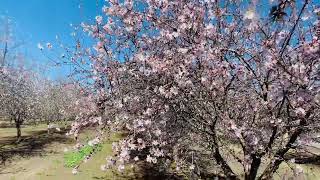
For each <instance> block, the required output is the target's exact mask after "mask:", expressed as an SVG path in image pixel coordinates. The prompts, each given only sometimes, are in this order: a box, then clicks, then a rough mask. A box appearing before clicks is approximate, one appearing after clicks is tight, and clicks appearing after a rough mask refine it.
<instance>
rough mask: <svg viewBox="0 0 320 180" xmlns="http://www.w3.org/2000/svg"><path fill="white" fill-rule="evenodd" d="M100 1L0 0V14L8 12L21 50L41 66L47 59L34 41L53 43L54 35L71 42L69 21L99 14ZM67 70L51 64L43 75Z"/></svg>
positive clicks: (72, 22) (59, 74) (75, 21)
mask: <svg viewBox="0 0 320 180" xmlns="http://www.w3.org/2000/svg"><path fill="white" fill-rule="evenodd" d="M103 3H104V1H103V0H20V1H15V0H0V16H8V17H9V18H11V19H12V20H13V23H14V31H16V34H17V35H18V37H19V38H22V39H23V41H24V45H23V53H24V54H25V55H26V57H27V58H28V59H31V60H32V61H34V62H35V63H38V64H42V67H44V65H47V64H48V63H47V62H48V59H47V58H46V57H45V56H44V55H43V53H42V52H41V51H40V50H39V49H38V48H37V44H38V43H39V42H40V43H43V44H45V43H47V42H53V43H54V42H55V41H56V40H55V37H56V35H58V36H59V38H60V39H61V40H62V41H63V42H65V43H71V41H72V37H71V36H70V33H71V32H72V27H70V24H79V23H80V22H82V21H90V20H93V19H94V18H95V16H96V15H98V14H101V7H102V5H103ZM80 7H81V8H80ZM45 69H49V68H45ZM68 71H69V70H68V68H66V67H64V68H53V69H51V70H46V71H45V75H46V76H48V77H49V78H51V79H59V78H60V77H63V76H65V75H66V74H68V73H69V72H68Z"/></svg>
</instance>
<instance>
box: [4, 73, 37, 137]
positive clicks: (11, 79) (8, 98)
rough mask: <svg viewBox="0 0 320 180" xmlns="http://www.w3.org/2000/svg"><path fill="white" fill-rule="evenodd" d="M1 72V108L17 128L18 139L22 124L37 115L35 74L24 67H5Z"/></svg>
mask: <svg viewBox="0 0 320 180" xmlns="http://www.w3.org/2000/svg"><path fill="white" fill-rule="evenodd" d="M1 70H2V72H1V73H0V91H1V96H0V103H1V110H2V111H3V113H4V114H5V116H6V117H8V118H9V119H10V120H11V121H13V122H14V123H15V127H16V129H17V139H18V141H19V140H20V138H21V126H22V124H23V123H24V122H25V121H27V120H32V119H33V118H34V117H35V111H34V109H35V107H36V101H35V97H36V94H35V92H36V91H35V86H34V82H33V81H32V78H33V75H32V74H31V73H30V72H28V71H26V70H24V69H13V68H5V67H3V68H2V69H1Z"/></svg>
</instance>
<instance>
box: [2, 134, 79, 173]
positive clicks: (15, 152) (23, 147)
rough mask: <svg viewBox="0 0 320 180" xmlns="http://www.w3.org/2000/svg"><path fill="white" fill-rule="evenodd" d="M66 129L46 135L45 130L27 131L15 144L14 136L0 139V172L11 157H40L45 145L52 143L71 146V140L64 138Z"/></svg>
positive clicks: (43, 152)
mask: <svg viewBox="0 0 320 180" xmlns="http://www.w3.org/2000/svg"><path fill="white" fill-rule="evenodd" d="M67 131H68V130H67V129H61V131H60V132H54V133H51V134H48V133H47V130H35V131H29V132H28V135H25V136H22V137H21V141H20V142H19V143H16V141H17V139H16V137H15V136H10V137H3V138H0V171H1V166H4V165H5V164H6V163H7V162H10V161H11V160H12V158H13V157H15V156H20V157H31V156H42V155H44V154H45V153H48V152H46V151H44V147H45V145H49V144H51V143H54V142H58V143H64V144H71V143H73V142H74V141H73V139H71V138H68V137H66V135H65V134H66V132H67Z"/></svg>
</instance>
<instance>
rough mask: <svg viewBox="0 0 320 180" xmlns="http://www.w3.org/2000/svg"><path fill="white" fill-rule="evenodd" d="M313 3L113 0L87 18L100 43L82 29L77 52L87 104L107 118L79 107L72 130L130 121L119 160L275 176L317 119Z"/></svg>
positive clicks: (198, 172)
mask: <svg viewBox="0 0 320 180" xmlns="http://www.w3.org/2000/svg"><path fill="white" fill-rule="evenodd" d="M317 6H319V4H317V3H316V1H311V0H302V1H294V0H278V1H274V2H273V1H270V3H266V2H260V1H255V0H254V1H242V0H226V1H222V0H197V1H194V0H188V1H187V0H181V1H168V0H162V1H157V0H139V1H133V0H126V1H117V0H110V1H108V2H107V4H106V6H104V7H103V9H102V13H103V14H104V15H103V16H100V15H99V16H97V17H96V22H95V24H92V25H90V24H85V23H83V24H82V28H83V30H84V32H87V33H88V34H89V36H90V37H91V38H93V39H94V40H95V42H96V45H95V46H94V47H93V50H91V49H85V47H83V46H84V45H83V44H81V43H80V41H78V42H77V44H76V46H75V52H73V53H72V54H71V57H70V58H71V60H72V62H73V63H74V64H75V65H77V66H76V67H77V68H78V69H77V70H76V72H79V73H80V74H81V73H82V74H83V75H84V73H85V77H87V78H89V79H87V80H88V82H94V83H93V86H92V87H93V91H92V95H91V97H93V98H92V99H93V100H94V101H95V105H96V108H92V109H91V110H92V113H91V114H95V116H98V117H100V118H101V120H100V121H97V120H90V119H88V118H86V117H82V118H78V119H77V121H76V122H75V123H74V126H73V130H72V132H75V133H77V132H78V131H77V130H78V129H81V128H82V127H83V126H88V124H101V125H102V128H103V129H105V130H108V131H109V130H122V131H123V130H125V131H127V133H126V134H127V135H128V136H127V137H126V138H125V139H124V140H122V141H120V142H119V143H118V144H117V145H114V151H115V153H116V156H115V157H111V159H110V161H109V163H110V164H112V165H116V166H117V167H118V169H119V170H120V171H121V170H123V169H124V164H125V163H129V162H135V161H138V160H144V161H147V162H149V163H151V164H157V165H158V167H161V168H164V169H166V170H173V171H179V172H190V178H192V179H193V178H194V179H196V178H197V177H200V178H206V177H214V176H220V177H224V178H228V179H240V178H244V179H270V178H272V175H273V174H274V173H275V172H276V171H277V169H278V168H279V166H280V164H281V163H282V162H285V161H286V158H285V155H286V154H287V153H288V152H289V151H291V150H294V149H297V148H299V147H301V146H303V145H304V144H305V143H307V142H308V141H311V140H313V139H314V138H315V136H314V134H316V133H317V132H318V131H319V113H320V110H319V103H320V102H319V101H320V94H319V91H320V87H319V85H320V82H319V78H320V76H319V75H320V71H319V70H320V69H319V68H320V51H319V43H320V34H319V30H320V23H319V22H320V21H319V19H318V18H319V13H320V9H319V8H317ZM82 62H85V63H89V65H90V66H85V65H82V66H81V64H85V63H82ZM88 114H90V113H88ZM235 164H236V165H235ZM107 165H109V164H107ZM235 166H240V167H242V169H241V170H240V171H239V170H237V169H238V168H236V167H235ZM172 167H175V169H174V168H172ZM236 170H237V171H236Z"/></svg>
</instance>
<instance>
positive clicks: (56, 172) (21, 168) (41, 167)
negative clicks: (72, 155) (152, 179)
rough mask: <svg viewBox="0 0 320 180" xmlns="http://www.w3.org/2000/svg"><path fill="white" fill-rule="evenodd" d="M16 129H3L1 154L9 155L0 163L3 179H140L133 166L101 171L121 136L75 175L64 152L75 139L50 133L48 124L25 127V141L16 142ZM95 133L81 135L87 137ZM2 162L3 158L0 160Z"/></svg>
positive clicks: (0, 173)
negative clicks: (125, 169) (120, 170)
mask: <svg viewBox="0 0 320 180" xmlns="http://www.w3.org/2000/svg"><path fill="white" fill-rule="evenodd" d="M15 133H16V131H15V129H14V128H0V155H3V156H5V157H6V159H5V160H6V161H5V164H2V165H0V179H1V180H57V179H66V180H91V179H119V180H120V179H138V178H139V177H138V176H137V173H134V169H130V168H128V170H127V172H126V173H125V174H119V173H116V171H113V170H108V171H101V170H100V165H102V164H103V163H105V162H106V161H105V158H106V157H107V156H108V155H110V154H111V153H112V152H111V150H112V149H111V143H112V142H113V141H116V140H118V139H120V136H117V135H115V136H113V137H111V139H110V140H108V141H106V142H105V143H104V144H103V146H102V149H101V151H99V152H97V154H96V155H95V156H94V157H93V158H92V159H91V160H90V161H88V162H87V163H83V164H82V165H81V166H80V168H79V173H78V174H76V175H73V174H72V173H71V171H72V168H67V167H65V165H64V164H65V161H64V155H65V153H66V152H65V150H66V148H67V149H68V150H69V151H70V150H71V149H72V146H73V145H74V143H75V141H74V140H73V139H72V138H71V137H70V138H68V137H66V136H65V135H64V133H65V132H59V133H58V132H55V133H53V134H51V135H49V136H48V134H47V131H46V125H37V126H28V127H25V128H23V129H22V136H23V138H22V139H23V141H22V142H21V143H19V144H18V145H17V144H15ZM92 134H93V133H92V132H86V133H84V134H82V135H81V137H80V138H81V139H86V138H88V137H89V136H90V135H92ZM0 161H1V159H0Z"/></svg>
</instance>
